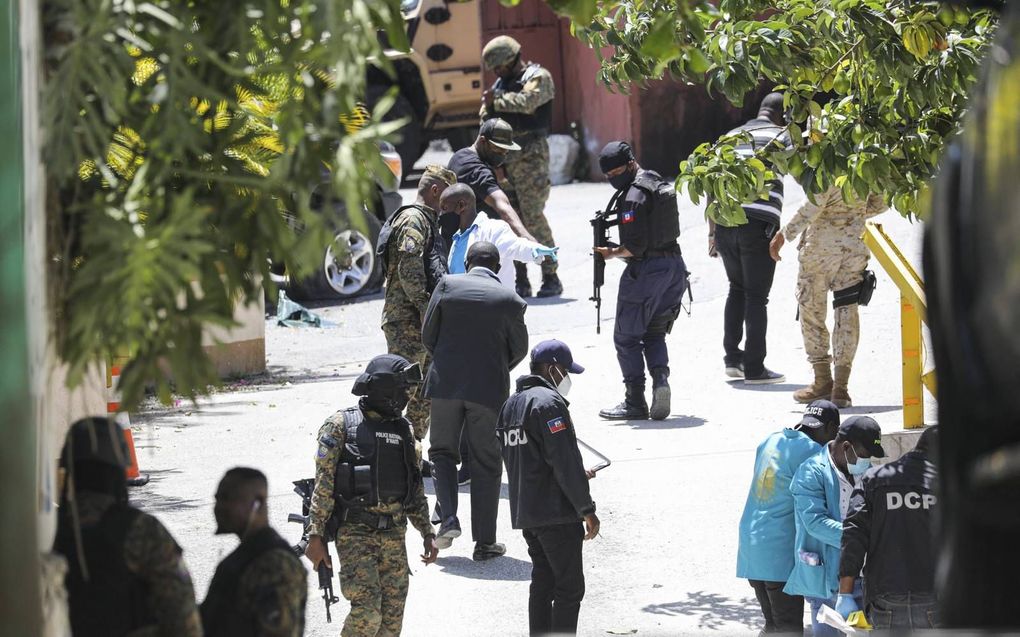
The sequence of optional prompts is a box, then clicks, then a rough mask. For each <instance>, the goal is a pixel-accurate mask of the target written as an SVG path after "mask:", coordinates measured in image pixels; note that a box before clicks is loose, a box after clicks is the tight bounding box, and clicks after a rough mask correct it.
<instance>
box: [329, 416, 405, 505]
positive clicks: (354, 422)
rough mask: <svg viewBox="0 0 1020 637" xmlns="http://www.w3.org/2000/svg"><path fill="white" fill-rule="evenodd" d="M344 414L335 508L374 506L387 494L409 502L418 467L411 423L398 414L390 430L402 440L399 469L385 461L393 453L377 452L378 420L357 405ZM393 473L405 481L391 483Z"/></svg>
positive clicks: (336, 476)
mask: <svg viewBox="0 0 1020 637" xmlns="http://www.w3.org/2000/svg"><path fill="white" fill-rule="evenodd" d="M343 418H344V448H343V449H342V450H341V452H340V458H339V460H338V461H337V465H336V474H335V475H334V481H333V489H334V491H333V497H334V499H335V500H336V506H337V508H339V507H343V508H345V509H348V510H364V509H367V508H369V507H373V506H377V505H378V504H379V503H380V502H381V501H382V499H383V498H384V497H387V496H388V497H396V498H397V499H398V500H400V501H401V502H402V504H403V505H404V506H405V507H407V506H410V504H411V500H412V499H413V498H414V492H415V485H416V484H417V481H418V480H419V479H420V471H421V469H420V467H419V466H418V462H417V454H415V451H414V441H413V440H412V439H411V423H410V422H408V420H407V419H406V418H400V419H399V422H398V423H397V427H396V429H397V430H398V431H397V433H395V434H392V435H398V436H400V440H401V449H402V455H401V458H402V461H403V464H404V466H403V471H401V468H400V467H392V466H389V464H388V463H389V462H392V461H393V459H394V456H392V455H388V454H387V455H383V456H382V457H380V456H379V453H378V446H379V445H380V444H383V443H380V442H379V441H378V440H377V439H376V434H377V431H378V430H379V429H380V428H381V427H380V425H382V423H381V422H378V421H373V420H369V419H367V418H366V417H365V414H364V413H363V412H362V411H361V409H360V408H358V407H352V408H350V409H345V410H344V412H343ZM384 429H387V430H388V429H390V428H389V427H385V428H384ZM380 433H384V434H385V432H380ZM384 462H385V463H387V464H383V463H384ZM394 476H404V480H403V481H404V484H403V485H396V484H394V483H393V480H392V478H393V477H394Z"/></svg>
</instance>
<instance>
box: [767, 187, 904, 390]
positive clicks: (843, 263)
mask: <svg viewBox="0 0 1020 637" xmlns="http://www.w3.org/2000/svg"><path fill="white" fill-rule="evenodd" d="M815 200H816V201H817V203H811V202H810V201H808V202H806V203H805V204H804V205H803V206H801V208H800V210H798V211H797V214H796V215H794V217H793V219H791V220H790V222H789V223H787V224H786V227H784V228H783V230H782V232H779V233H777V234H776V236H775V237H774V238H773V239H772V245H771V246H770V251H771V253H772V258H774V259H776V260H777V261H778V260H779V250H780V248H782V247H783V244H784V243H785V242H786V241H792V240H793V239H796V238H797V236H798V235H800V234H801V233H803V235H804V236H803V238H802V239H801V242H800V245H799V246H798V250H799V251H800V257H799V260H800V272H799V274H798V276H797V292H796V295H797V304H798V306H799V310H800V329H801V334H802V335H803V337H804V351H805V352H807V356H808V362H809V363H811V366H812V367H813V368H814V375H815V380H814V382H813V383H812V384H811V385H809V386H808V387H805V388H803V389H799V390H797V391H796V392H794V394H793V397H794V399H795V400H796V401H797V402H800V403H810V402H811V401H814V400H817V399H820V398H824V399H829V400H831V401H832V402H834V403H835V404H836V405H837V406H839V407H850V406H851V404H852V402H851V400H850V393H849V391H848V389H847V384H848V382H849V380H850V369H851V366H852V365H853V361H854V354H856V352H857V341H858V339H859V333H860V320H859V318H858V315H857V302H856V297H855V296H852V294H851V296H850V297H849V298H848V299H847V301H849V302H847V303H846V304H845V305H840V306H839V307H837V308H836V309H835V315H836V316H835V325H834V326H833V330H832V356H830V355H829V330H828V329H827V328H826V326H825V314H826V302H827V300H828V295H829V291H830V290H831V291H832V292H834V293H836V295H837V296H844V295H840V294H839V292H840V291H847V292H851V293H853V289H854V288H856V290H858V291H859V290H860V285H861V281H862V279H863V275H864V269H865V268H866V267H867V265H868V248H867V246H865V245H864V241H863V239H862V238H861V237H862V235H863V234H864V222H865V221H867V219H868V218H870V217H874V216H875V215H877V214H879V213H880V212H882V211H883V210H885V205H884V204H883V201H882V197H881V196H879V195H875V194H870V195H868V198H867V199H866V200H865V201H860V200H853V201H851V202H850V203H847V202H845V201H843V195H842V191H841V190H840V189H839V188H836V187H833V188H830V189H829V190H827V191H825V192H823V193H821V194H819V195H818V196H817V197H815ZM833 363H835V365H834V369H830V365H832V364H833Z"/></svg>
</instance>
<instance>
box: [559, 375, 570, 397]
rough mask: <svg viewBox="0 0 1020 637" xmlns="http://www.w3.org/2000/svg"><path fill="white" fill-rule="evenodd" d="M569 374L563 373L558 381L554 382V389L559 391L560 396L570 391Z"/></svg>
mask: <svg viewBox="0 0 1020 637" xmlns="http://www.w3.org/2000/svg"><path fill="white" fill-rule="evenodd" d="M570 387H571V382H570V374H564V375H563V378H561V379H560V382H558V383H556V391H558V392H560V396H566V395H567V394H569V393H570Z"/></svg>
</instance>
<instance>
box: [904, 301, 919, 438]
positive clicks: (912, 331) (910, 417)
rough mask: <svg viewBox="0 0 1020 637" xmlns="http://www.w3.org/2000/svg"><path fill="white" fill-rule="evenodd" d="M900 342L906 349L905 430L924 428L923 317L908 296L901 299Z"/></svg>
mask: <svg viewBox="0 0 1020 637" xmlns="http://www.w3.org/2000/svg"><path fill="white" fill-rule="evenodd" d="M900 332H901V334H900V340H901V343H902V347H903V428H904V429H919V428H921V427H924V396H922V395H921V392H922V391H924V390H923V384H922V383H921V374H922V372H923V371H924V370H922V369H921V317H920V315H919V314H918V312H917V308H916V307H914V304H913V303H912V302H911V300H910V299H909V298H908V297H907V296H906V295H905V294H901V295H900Z"/></svg>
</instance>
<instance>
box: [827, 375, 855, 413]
mask: <svg viewBox="0 0 1020 637" xmlns="http://www.w3.org/2000/svg"><path fill="white" fill-rule="evenodd" d="M849 382H850V367H849V366H847V365H837V366H836V379H835V380H834V381H833V383H832V398H830V400H831V401H832V402H833V404H835V405H836V406H837V407H839V408H840V409H842V408H843V407H853V405H854V403H853V401H852V400H850V392H849V391H847V384H848V383H849Z"/></svg>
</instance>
